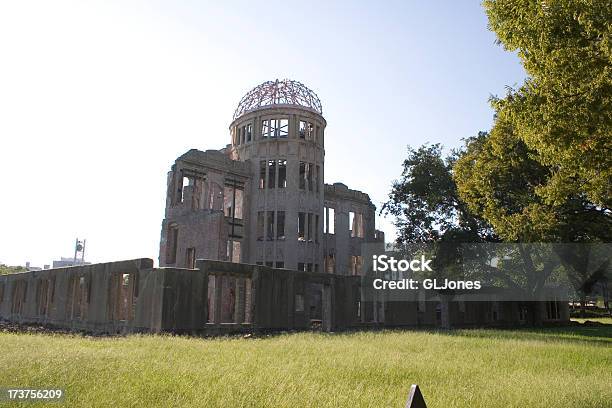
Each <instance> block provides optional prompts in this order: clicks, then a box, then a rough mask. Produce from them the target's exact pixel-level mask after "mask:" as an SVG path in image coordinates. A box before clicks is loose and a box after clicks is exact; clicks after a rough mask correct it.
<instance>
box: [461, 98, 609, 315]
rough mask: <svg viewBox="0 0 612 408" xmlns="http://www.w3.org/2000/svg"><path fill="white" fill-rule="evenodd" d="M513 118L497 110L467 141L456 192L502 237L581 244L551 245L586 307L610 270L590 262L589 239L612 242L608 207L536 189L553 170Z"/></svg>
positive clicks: (573, 195)
mask: <svg viewBox="0 0 612 408" xmlns="http://www.w3.org/2000/svg"><path fill="white" fill-rule="evenodd" d="M502 109H503V108H502ZM512 121H513V116H512V115H508V114H507V112H506V111H505V110H501V111H498V112H497V114H496V118H495V124H494V126H493V129H492V130H491V133H490V134H488V135H481V136H480V137H479V138H474V139H472V140H470V141H469V142H468V145H467V147H466V150H465V153H464V154H463V155H462V156H461V157H460V158H459V159H458V160H457V162H456V164H455V169H454V178H455V181H456V183H457V189H458V192H459V197H460V199H462V200H463V201H465V203H466V204H467V206H468V208H469V209H470V211H472V212H474V213H475V214H478V215H479V216H481V217H482V218H484V219H485V220H486V221H487V222H489V223H490V224H491V225H492V226H493V228H494V229H495V231H496V232H497V233H498V234H499V236H500V237H501V238H502V239H503V240H504V241H506V242H522V243H525V242H548V243H581V244H582V245H573V246H564V247H560V246H558V245H557V246H553V247H552V248H553V249H554V250H555V252H556V255H557V256H558V257H559V258H560V259H561V261H562V264H563V266H564V270H565V273H566V275H567V277H568V279H569V281H570V282H571V283H572V285H573V286H574V288H575V290H576V292H577V293H578V294H579V296H580V299H581V303H582V305H583V307H582V309H583V310H584V304H585V299H586V295H587V294H588V293H589V291H590V290H591V288H592V287H593V285H594V280H595V281H596V280H598V279H603V278H605V276H606V274H607V273H608V272H609V262H608V263H607V264H606V261H605V259H602V260H601V262H598V263H596V264H590V265H589V262H588V260H589V259H593V255H592V253H591V249H590V247H589V246H588V245H587V244H593V243H598V242H600V243H601V242H603V243H606V242H610V241H612V217H611V214H610V211H609V210H608V209H605V208H601V207H598V206H597V205H595V204H594V203H592V202H590V201H589V200H588V199H587V195H586V193H584V192H580V191H578V192H573V193H569V192H568V193H567V195H566V196H565V197H564V201H562V202H556V203H551V202H549V201H548V200H547V199H546V197H543V196H542V195H540V194H538V191H539V189H541V188H542V186H543V185H547V183H548V181H549V180H550V178H552V177H554V169H552V168H551V166H546V165H543V164H542V163H541V162H540V161H539V160H538V153H537V152H536V151H534V150H532V149H529V147H528V146H527V144H526V143H524V142H523V140H522V139H520V138H519V137H518V136H517V134H516V131H515V127H514V126H513V122H512ZM608 256H609V255H608Z"/></svg>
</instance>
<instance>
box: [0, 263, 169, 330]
mask: <svg viewBox="0 0 612 408" xmlns="http://www.w3.org/2000/svg"><path fill="white" fill-rule="evenodd" d="M0 287H1V288H2V290H1V291H2V292H3V296H2V297H1V299H0V317H2V318H3V319H6V320H10V321H15V322H18V323H34V324H42V325H49V326H55V327H64V328H70V329H74V330H86V331H92V332H126V331H127V332H129V331H160V330H161V310H162V298H161V290H162V287H163V277H162V276H161V275H160V273H159V271H158V270H155V269H153V261H151V260H150V259H135V260H130V261H120V262H110V263H103V264H93V265H85V266H75V267H68V268H60V269H48V270H43V271H35V272H24V273H18V274H12V275H5V276H0Z"/></svg>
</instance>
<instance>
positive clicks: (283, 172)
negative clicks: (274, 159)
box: [278, 160, 287, 188]
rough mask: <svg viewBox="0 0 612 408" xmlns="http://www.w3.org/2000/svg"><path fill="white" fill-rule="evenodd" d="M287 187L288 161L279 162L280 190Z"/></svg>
mask: <svg viewBox="0 0 612 408" xmlns="http://www.w3.org/2000/svg"><path fill="white" fill-rule="evenodd" d="M286 187H287V160H279V161H278V188H286Z"/></svg>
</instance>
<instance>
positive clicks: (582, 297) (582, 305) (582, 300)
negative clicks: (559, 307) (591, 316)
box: [580, 294, 586, 319]
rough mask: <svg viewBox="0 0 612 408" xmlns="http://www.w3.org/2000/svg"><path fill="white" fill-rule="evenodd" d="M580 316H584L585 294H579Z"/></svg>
mask: <svg viewBox="0 0 612 408" xmlns="http://www.w3.org/2000/svg"><path fill="white" fill-rule="evenodd" d="M580 317H581V318H583V319H584V318H585V317H586V295H584V294H581V295H580Z"/></svg>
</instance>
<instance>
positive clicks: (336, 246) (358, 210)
mask: <svg viewBox="0 0 612 408" xmlns="http://www.w3.org/2000/svg"><path fill="white" fill-rule="evenodd" d="M330 209H333V214H334V215H333V217H332V216H331V211H330ZM324 211H325V212H326V214H327V215H326V217H325V219H326V222H327V224H331V223H334V227H333V228H331V226H330V225H326V226H325V227H326V229H325V231H326V233H325V234H324V236H323V257H324V260H325V261H326V262H325V263H326V265H327V268H326V270H327V271H328V272H332V271H333V273H337V274H341V275H360V274H361V273H362V269H363V268H362V265H363V262H367V261H368V260H364V259H363V258H362V256H361V245H362V244H363V243H370V242H379V241H381V239H380V238H381V236H380V234H379V232H377V231H376V228H375V217H376V207H375V206H374V204H372V202H371V201H370V198H369V197H368V195H367V194H365V193H362V192H361V191H356V190H351V189H349V188H348V187H347V186H346V185H344V184H342V183H335V184H333V185H329V184H326V185H325V210H324ZM332 230H333V233H331V231H332ZM382 241H384V238H382ZM330 264H333V266H330Z"/></svg>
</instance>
